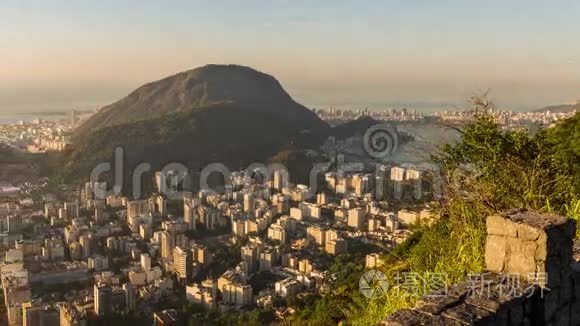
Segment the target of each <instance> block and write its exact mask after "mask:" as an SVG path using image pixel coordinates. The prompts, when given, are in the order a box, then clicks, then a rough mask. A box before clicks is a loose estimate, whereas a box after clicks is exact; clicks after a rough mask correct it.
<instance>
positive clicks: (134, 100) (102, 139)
mask: <svg viewBox="0 0 580 326" xmlns="http://www.w3.org/2000/svg"><path fill="white" fill-rule="evenodd" d="M328 130H330V127H329V126H328V125H327V124H326V123H325V122H324V121H322V120H320V119H319V118H318V116H317V115H316V114H315V113H313V112H312V111H311V110H309V109H307V108H306V107H304V106H302V105H300V104H298V103H296V102H295V101H294V100H293V99H292V98H291V97H290V96H289V95H288V93H286V91H284V89H283V88H282V86H281V85H280V83H279V82H278V81H277V80H276V79H274V78H273V77H272V76H269V75H266V74H263V73H261V72H258V71H256V70H253V69H251V68H248V67H243V66H233V65H227V66H221V65H209V66H204V67H201V68H198V69H194V70H191V71H187V72H184V73H180V74H177V75H174V76H171V77H168V78H165V79H162V80H160V81H156V82H153V83H149V84H147V85H145V86H142V87H140V88H138V89H137V90H135V91H134V92H132V93H131V94H129V95H128V96H127V97H125V98H124V99H122V100H120V101H118V102H116V103H114V104H111V105H109V106H107V107H104V108H102V109H101V110H99V111H98V112H97V113H96V114H95V115H94V116H93V117H91V118H90V119H89V120H88V121H86V122H85V123H84V124H83V125H81V126H80V127H79V128H78V129H77V130H76V131H75V135H74V137H73V144H72V146H71V148H69V149H68V150H67V151H66V152H65V153H64V162H63V164H64V167H65V169H61V170H63V171H66V172H65V175H64V177H65V178H67V179H68V180H69V181H72V180H78V179H79V178H80V179H87V178H88V176H89V174H90V172H91V170H92V169H93V168H94V167H95V166H96V165H97V164H99V163H101V162H111V163H112V161H111V160H112V158H113V153H114V150H115V148H117V147H122V148H123V149H124V156H125V157H124V160H125V170H126V171H125V172H127V173H126V177H127V175H128V174H129V173H128V172H130V171H131V170H132V169H134V168H135V166H137V165H138V164H139V163H143V162H146V163H149V164H151V170H152V171H155V170H159V169H161V168H162V167H163V166H164V165H165V164H167V163H171V162H178V163H183V164H184V165H186V166H187V167H189V168H190V169H192V171H193V173H194V174H195V173H196V171H197V172H199V170H201V168H203V167H204V166H205V165H206V164H209V163H223V164H225V165H226V166H227V167H228V168H230V169H231V170H234V169H239V168H242V167H246V166H247V165H248V164H250V163H253V162H266V161H267V160H268V158H270V157H272V156H274V155H276V153H278V152H279V151H280V150H283V149H285V148H288V147H291V146H292V144H296V143H300V148H301V149H305V148H308V147H309V146H312V147H315V146H317V145H318V144H319V143H320V141H321V140H322V139H323V138H324V137H325V136H326V134H327V133H328Z"/></svg>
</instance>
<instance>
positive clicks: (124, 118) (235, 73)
mask: <svg viewBox="0 0 580 326" xmlns="http://www.w3.org/2000/svg"><path fill="white" fill-rule="evenodd" d="M224 104H231V106H230V107H236V106H237V107H239V110H240V113H242V112H244V109H252V110H253V111H257V112H262V113H266V114H274V115H276V116H278V117H279V118H280V119H282V120H284V122H285V123H287V124H289V125H292V124H293V125H295V126H294V127H295V128H301V129H317V128H321V127H324V126H326V124H325V123H324V122H322V121H321V120H320V119H319V118H318V117H317V116H316V114H315V113H314V112H312V111H311V110H309V109H307V108H305V107H304V106H302V105H300V104H298V103H296V102H295V101H294V100H293V99H292V98H291V97H290V95H288V93H286V91H285V90H284V89H283V88H282V86H281V85H280V83H279V82H278V81H277V80H276V79H275V78H274V77H272V76H270V75H267V74H264V73H261V72H259V71H256V70H254V69H252V68H249V67H245V66H239V65H206V66H203V67H199V68H196V69H193V70H189V71H185V72H181V73H178V74H176V75H173V76H169V77H167V78H164V79H161V80H158V81H155V82H151V83H148V84H146V85H143V86H141V87H139V88H138V89H136V90H135V91H133V92H132V93H131V94H129V95H128V96H127V97H125V98H123V99H121V100H119V101H117V102H115V103H113V104H111V105H109V106H106V107H104V108H102V109H100V110H99V111H98V112H97V113H96V114H95V115H93V116H92V117H91V118H90V119H89V120H87V121H86V122H85V123H83V125H82V126H80V127H79V128H78V129H77V134H86V133H88V132H91V131H95V130H98V129H102V128H106V127H111V126H116V125H126V124H127V123H131V122H136V121H141V120H148V119H155V118H159V117H162V116H164V115H167V114H173V113H178V112H190V111H195V110H198V109H200V108H201V109H205V108H208V107H215V106H218V107H219V106H221V105H224ZM261 125H262V122H261V121H260V120H259V119H257V120H256V121H255V123H254V127H255V128H256V129H259V128H260V127H261Z"/></svg>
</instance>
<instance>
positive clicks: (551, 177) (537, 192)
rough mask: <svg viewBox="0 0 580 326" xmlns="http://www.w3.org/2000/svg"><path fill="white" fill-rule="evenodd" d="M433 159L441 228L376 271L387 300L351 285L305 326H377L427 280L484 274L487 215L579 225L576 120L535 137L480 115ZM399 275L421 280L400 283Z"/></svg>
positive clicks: (423, 234) (411, 242)
mask: <svg viewBox="0 0 580 326" xmlns="http://www.w3.org/2000/svg"><path fill="white" fill-rule="evenodd" d="M477 103H487V102H486V101H478V102H477ZM486 105H492V104H489V103H487V104H486ZM481 111H486V110H481ZM433 159H434V162H436V163H437V164H438V165H439V166H440V167H441V169H442V171H443V177H444V178H445V179H446V180H445V181H446V183H447V185H446V187H445V189H444V198H445V202H444V203H442V205H441V207H440V208H439V220H438V222H436V223H434V224H433V225H431V226H422V227H421V228H420V229H419V230H417V231H416V232H415V233H414V234H413V236H412V237H411V238H409V239H408V240H407V242H406V243H404V244H403V245H401V246H399V247H398V248H397V249H396V250H394V251H393V252H392V253H391V254H390V255H388V256H387V257H385V261H386V263H385V264H384V265H383V266H381V267H380V268H379V269H380V270H381V271H382V272H384V273H385V275H387V278H388V279H389V284H390V285H391V286H390V287H389V290H388V292H387V293H386V294H385V295H384V296H379V297H378V298H374V299H368V298H366V297H364V296H362V295H361V293H360V292H359V291H358V284H357V283H356V282H354V281H353V282H351V284H349V287H348V288H347V289H345V288H343V289H341V293H343V295H341V296H340V297H338V298H336V299H334V298H335V297H333V296H332V295H327V296H325V297H324V298H322V299H321V300H319V301H317V302H315V303H314V304H313V306H312V307H310V308H309V311H313V312H314V313H312V314H310V315H309V316H308V321H307V322H308V324H310V325H329V324H332V323H336V322H338V321H340V320H348V321H349V322H351V323H352V324H354V325H376V324H378V323H379V322H380V321H381V320H382V319H384V318H385V317H386V316H387V315H388V314H390V313H392V312H394V311H396V310H398V309H401V308H406V307H412V306H413V305H414V304H415V302H416V300H417V299H419V298H420V297H421V296H422V295H424V294H425V291H426V287H425V285H426V279H425V275H428V274H429V273H443V274H445V275H447V278H448V282H450V283H455V282H457V281H459V280H461V279H464V278H465V277H466V276H467V274H468V273H475V272H480V271H482V270H483V269H484V268H485V264H484V257H483V254H484V245H485V237H486V232H485V218H486V217H487V216H488V215H491V214H494V213H497V212H501V211H503V210H506V209H511V208H524V209H532V210H537V211H544V212H555V213H558V214H563V215H566V216H568V217H570V218H573V219H576V220H578V219H579V218H580V199H579V198H580V189H579V187H580V170H579V167H578V164H579V163H578V162H580V113H579V114H576V115H575V116H574V117H572V118H570V119H567V120H564V121H561V122H560V123H558V124H557V125H556V126H555V127H553V128H548V129H542V130H540V131H539V132H538V133H536V134H534V135H530V134H529V133H528V132H527V131H525V130H508V131H506V130H503V129H502V128H501V127H500V126H499V125H498V124H496V123H494V121H493V119H492V118H491V117H489V116H486V115H482V116H480V117H479V118H478V120H477V121H476V122H475V123H473V124H470V125H468V126H466V127H465V128H463V129H462V131H461V139H460V141H459V142H458V143H456V144H454V145H446V146H444V147H443V148H441V150H440V151H439V152H438V153H436V154H435V155H434V157H433ZM578 233H579V235H580V229H579V232H578ZM402 273H416V274H414V275H418V276H419V277H418V278H416V279H414V280H413V282H411V283H403V284H402V283H401V282H400V281H399V283H397V277H400V276H401V275H403V274H402ZM345 293H346V294H345ZM330 308H331V309H330ZM297 322H298V323H300V322H302V323H306V320H302V319H299V320H298V321H297Z"/></svg>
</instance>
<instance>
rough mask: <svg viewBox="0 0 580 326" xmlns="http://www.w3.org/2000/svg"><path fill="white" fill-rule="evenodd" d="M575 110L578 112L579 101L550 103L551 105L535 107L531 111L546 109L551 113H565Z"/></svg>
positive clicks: (579, 110)
mask: <svg viewBox="0 0 580 326" xmlns="http://www.w3.org/2000/svg"><path fill="white" fill-rule="evenodd" d="M574 110H576V111H577V112H580V103H576V104H562V105H551V106H547V107H545V108H542V109H537V110H534V111H532V112H546V111H550V112H553V113H566V112H572V111H574Z"/></svg>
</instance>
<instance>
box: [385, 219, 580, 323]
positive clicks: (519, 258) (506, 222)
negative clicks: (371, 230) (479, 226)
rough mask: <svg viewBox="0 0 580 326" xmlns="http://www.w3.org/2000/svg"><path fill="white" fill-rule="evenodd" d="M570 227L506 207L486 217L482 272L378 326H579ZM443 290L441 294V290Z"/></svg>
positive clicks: (578, 269) (579, 267)
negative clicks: (506, 208) (485, 269)
mask: <svg viewBox="0 0 580 326" xmlns="http://www.w3.org/2000/svg"><path fill="white" fill-rule="evenodd" d="M575 230H576V225H575V222H574V221H572V220H569V219H567V218H566V217H563V216H558V215H552V214H539V213H535V212H527V211H510V212H506V213H505V214H501V215H496V216H490V217H488V219H487V240H486V246H485V263H486V267H487V270H488V271H487V272H485V273H481V274H475V275H470V276H469V277H468V279H466V280H464V281H463V282H461V283H459V284H455V285H452V286H450V287H449V288H447V289H445V291H442V290H439V291H438V292H435V293H432V294H430V295H427V296H425V297H424V298H423V299H422V300H420V301H419V302H418V303H417V305H416V307H415V308H414V309H403V310H400V311H397V312H396V313H394V314H393V315H391V316H389V317H388V318H387V319H386V320H385V321H384V322H383V324H384V325H580V262H579V261H578V260H579V259H580V253H579V251H580V244H579V243H577V244H575V243H574V240H573V239H574V236H575ZM442 293H444V294H442Z"/></svg>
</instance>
